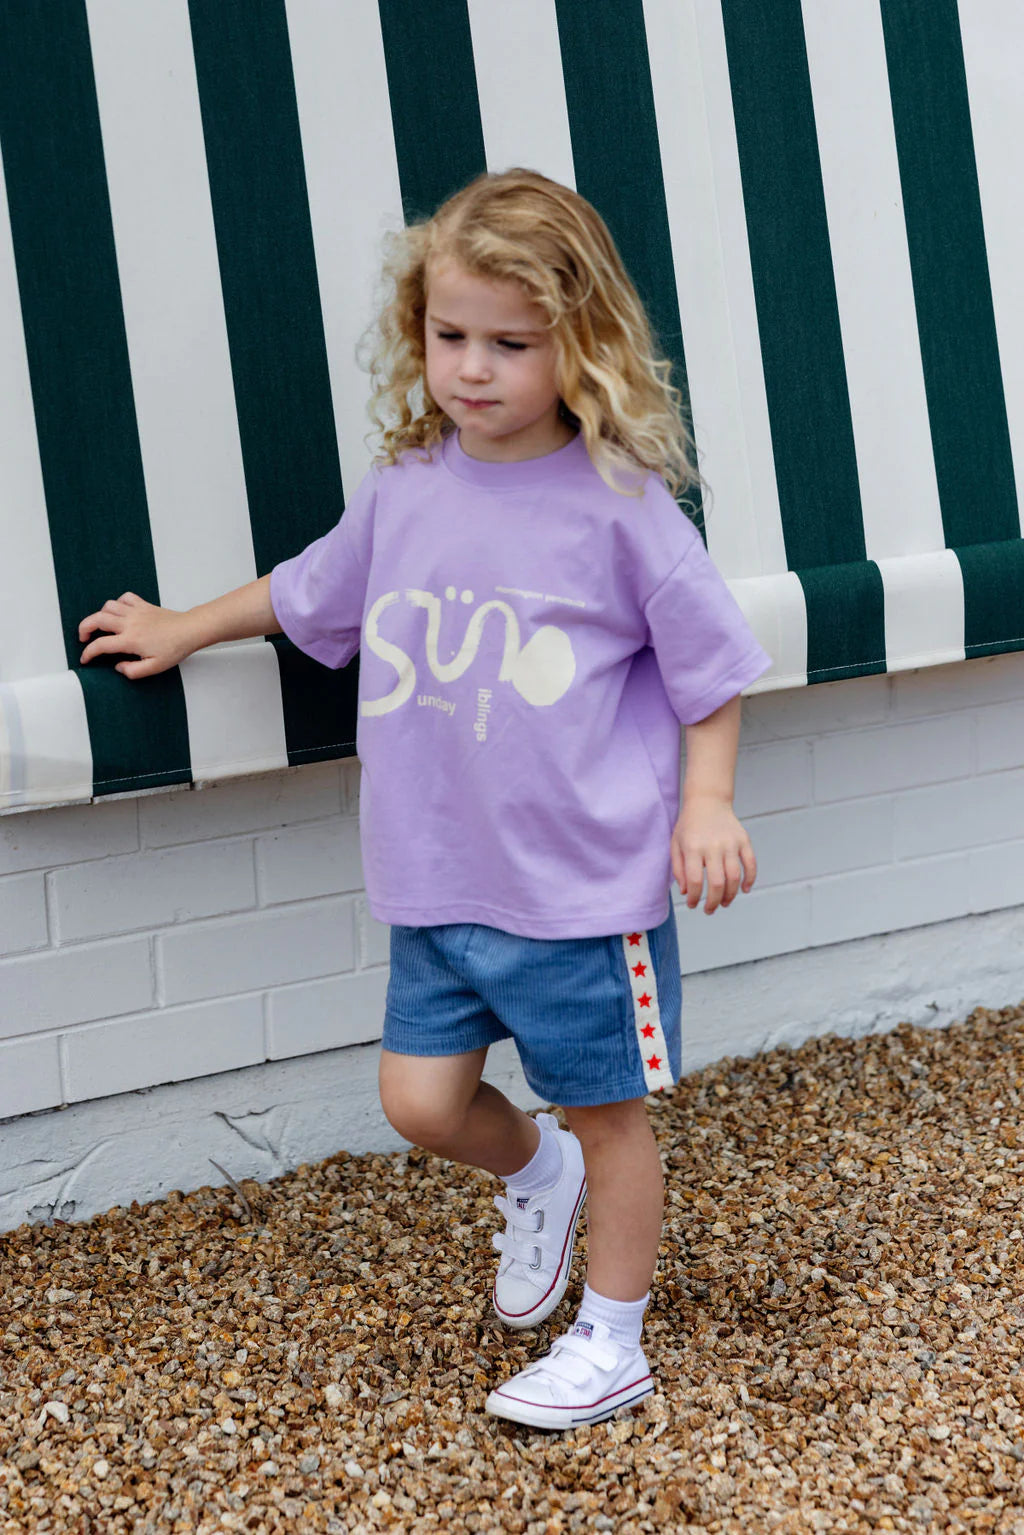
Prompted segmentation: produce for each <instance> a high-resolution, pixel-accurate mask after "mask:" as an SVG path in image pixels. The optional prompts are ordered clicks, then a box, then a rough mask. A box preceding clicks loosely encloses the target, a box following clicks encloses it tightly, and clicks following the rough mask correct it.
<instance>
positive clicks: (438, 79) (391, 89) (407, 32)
mask: <svg viewBox="0 0 1024 1535" xmlns="http://www.w3.org/2000/svg"><path fill="white" fill-rule="evenodd" d="M379 7H380V27H381V34H382V36H383V39H384V60H385V65H386V67H387V76H388V94H389V96H390V99H391V122H392V128H393V132H394V136H395V153H396V155H397V158H398V180H399V185H400V186H401V189H402V206H403V208H404V209H405V217H406V221H407V222H408V223H413V222H415V221H416V220H418V219H423V218H429V216H430V215H431V214H432V213H433V212H434V211H435V209H437V208H438V207H439V206H440V204H441V203H443V202H444V201H445V199H446V198H448V197H450V196H451V195H452V193H453V192H457V191H458V190H459V188H460V187H463V186H465V185H466V183H467V182H468V181H472V180H473V178H474V176H479V175H480V173H481V171H485V170H486V169H487V157H486V153H485V151H484V131H483V127H482V125H481V122H480V102H479V98H478V96H477V88H476V68H475V65H474V63H473V41H472V34H471V32H470V29H469V8H468V5H467V0H431V3H430V4H429V5H425V4H415V5H410V4H409V3H408V0H379ZM523 89H525V90H528V89H529V82H527V81H524V82H523Z"/></svg>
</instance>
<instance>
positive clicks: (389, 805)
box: [270, 435, 771, 938]
mask: <svg viewBox="0 0 1024 1535" xmlns="http://www.w3.org/2000/svg"><path fill="white" fill-rule="evenodd" d="M638 483H643V485H644V494H643V496H642V497H631V496H626V495H622V494H620V493H619V492H617V491H614V490H612V489H611V487H610V486H608V485H606V484H605V482H604V480H602V479H601V477H600V475H599V474H598V473H597V470H596V469H595V468H594V466H593V464H592V463H591V461H590V456H589V454H588V453H587V450H586V446H585V443H584V440H583V437H582V435H579V436H577V437H575V438H574V439H573V440H572V442H570V443H568V444H567V446H565V447H563V448H560V449H558V450H557V451H556V452H554V453H550V454H547V455H546V456H545V457H543V458H534V459H527V460H524V461H521V462H519V463H510V464H509V463H484V462H481V461H480V460H479V459H474V458H470V457H469V456H468V455H467V454H466V453H465V452H464V451H463V449H462V447H461V445H460V443H459V440H458V437H457V436H451V437H448V438H447V439H446V440H445V442H444V445H443V447H439V448H436V449H435V450H434V451H433V453H432V455H431V457H430V461H429V462H428V461H425V460H424V459H423V457H422V456H421V455H420V454H418V453H416V452H410V453H406V454H405V455H404V456H403V457H402V459H401V460H400V461H399V462H398V463H397V464H393V465H389V466H388V467H386V468H384V469H373V470H371V471H370V473H369V474H368V475H367V476H366V478H365V479H364V480H363V482H362V483H361V485H360V486H359V488H358V490H357V491H356V493H355V495H354V496H353V497H352V499H351V501H350V502H349V505H348V507H347V508H346V510H345V514H344V516H343V517H342V518H341V520H340V522H339V523H338V524H337V526H336V527H334V528H332V529H331V531H330V532H329V533H327V534H325V535H324V537H323V538H320V539H318V540H317V541H316V542H315V543H313V544H310V545H309V547H308V548H307V549H304V550H303V551H302V553H301V554H298V555H296V556H295V557H294V558H293V559H290V560H285V561H283V562H282V563H281V564H280V565H277V566H276V567H275V568H274V570H273V572H272V575H271V581H270V596H271V602H272V604H273V608H274V612H275V614H276V615H277V620H278V622H279V623H280V625H281V627H282V629H283V630H284V632H285V633H286V634H287V635H288V636H289V638H290V639H292V640H293V641H294V643H295V644H296V645H298V646H299V648H300V649H301V650H304V651H306V652H307V653H308V654H309V655H311V656H314V657H315V658H316V659H317V660H318V661H322V662H323V663H324V665H325V666H331V667H339V666H344V665H345V664H346V662H348V661H349V660H350V659H351V658H352V657H353V656H354V655H355V653H356V651H357V650H360V651H361V654H360V676H359V726H358V736H357V750H358V754H359V758H360V761H361V763H362V787H361V794H360V817H361V831H362V846H363V863H364V871H365V876H366V889H367V895H368V897H369V902H370V909H371V910H372V912H373V914H374V916H375V917H377V918H378V919H379V920H380V921H381V922H390V923H400V924H402V925H405V926H412V927H419V926H433V925H434V924H439V923H446V922H479V923H483V924H485V925H487V926H489V927H498V928H503V929H504V930H505V931H507V932H511V933H519V934H522V935H524V936H526V937H532V938H579V937H591V936H597V935H600V934H609V933H622V932H627V931H630V930H631V929H633V928H641V929H645V928H651V927H655V926H657V925H658V924H659V923H660V922H662V921H663V920H664V919H665V917H666V915H667V913H668V893H669V886H670V883H671V866H670V856H669V842H670V837H671V832H672V827H673V825H674V822H675V819H676V816H677V814H678V808H679V767H680V752H679V748H680V732H679V724H680V721H682V722H683V723H684V724H689V723H694V722H696V721H698V720H702V719H704V718H705V717H706V716H707V715H708V714H711V713H712V712H713V711H714V710H715V709H717V708H719V707H720V705H722V704H724V703H726V702H727V701H728V700H729V699H730V698H732V697H734V696H735V695H736V694H737V693H739V692H740V691H741V690H742V689H743V688H744V687H746V686H747V685H748V684H749V683H751V682H753V680H754V679H755V678H756V677H759V676H760V675H761V673H762V672H763V671H764V670H765V669H766V667H768V666H769V665H770V664H771V663H770V658H769V657H768V656H767V655H766V653H765V652H764V651H763V650H762V649H761V647H760V645H759V644H758V643H757V641H756V640H755V639H754V637H753V635H752V633H751V631H750V629H749V628H748V626H747V623H746V620H745V619H744V618H743V615H742V614H741V612H740V610H739V607H738V606H737V604H736V602H735V601H734V599H733V597H732V596H731V594H730V592H729V590H728V588H727V587H726V585H725V582H724V581H723V580H722V577H721V576H720V575H719V574H718V572H717V570H716V569H715V567H714V565H713V564H712V563H711V560H710V559H709V558H708V555H707V553H706V551H705V549H704V545H703V543H702V542H701V539H700V535H699V534H698V532H697V531H696V529H695V528H694V526H693V524H692V523H691V522H690V521H688V519H687V518H686V517H685V516H684V515H683V513H682V512H681V511H680V510H679V508H678V506H677V505H676V503H675V501H674V500H673V499H672V497H671V495H670V494H669V492H668V490H667V489H666V488H665V485H664V484H663V483H662V481H661V480H659V479H658V478H657V477H656V476H654V475H650V476H646V477H645V478H644V479H643V480H642V481H641V482H638Z"/></svg>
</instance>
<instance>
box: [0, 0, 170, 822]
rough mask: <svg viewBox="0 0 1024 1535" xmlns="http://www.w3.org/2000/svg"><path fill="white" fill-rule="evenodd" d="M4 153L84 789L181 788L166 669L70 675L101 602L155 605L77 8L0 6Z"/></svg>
mask: <svg viewBox="0 0 1024 1535" xmlns="http://www.w3.org/2000/svg"><path fill="white" fill-rule="evenodd" d="M0 145H2V149H3V158H4V171H5V176H6V180H7V196H8V202H9V207H10V218H11V230H12V235H13V239H14V253H15V261H16V264H17V271H18V286H19V290H20V294H21V308H22V318H23V322H24V328H25V345H26V349H27V352H28V365H29V373H30V377H31V382H32V398H33V404H34V407H35V417H36V431H37V434H38V440H39V453H40V459H41V462H42V474H43V485H44V489H45V494H46V509H47V515H48V517H49V524H50V541H51V544H52V548H53V560H54V569H55V572H56V578H57V592H58V598H59V602H60V611H61V620H62V624H63V629H64V643H65V649H66V652H67V659H68V666H69V667H70V668H71V669H72V670H74V671H75V673H76V675H77V676H78V678H79V680H80V682H81V685H82V691H83V694H84V696H85V709H86V716H87V719H88V725H89V737H90V741H91V744H92V752H93V775H94V792H95V793H96V794H97V795H102V794H114V793H124V792H126V791H128V790H131V789H145V788H154V787H159V786H161V785H167V784H172V783H187V782H188V781H189V779H190V778H191V776H192V775H191V766H190V759H189V747H188V728H187V722H186V715H185V700H184V694H183V691H182V686H181V678H180V675H179V673H178V671H177V670H174V671H171V672H165V673H162V674H161V675H160V676H158V677H153V678H150V679H149V680H147V681H146V682H145V683H138V682H129V681H128V680H127V678H124V677H121V676H120V675H119V674H118V673H117V672H115V671H113V670H112V668H113V665H114V663H115V660H116V658H110V659H109V660H107V661H105V662H104V661H93V662H90V664H89V665H88V666H86V667H79V665H78V658H79V656H80V654H81V650H82V647H81V645H80V644H79V642H78V634H77V631H78V624H79V622H80V620H81V619H82V618H84V617H85V615H86V614H87V613H90V612H93V611H95V610H96V609H97V608H99V607H101V606H102V604H103V602H104V601H105V600H106V599H107V598H108V597H118V596H120V594H121V593H122V592H123V591H125V590H129V589H130V590H132V591H136V592H138V593H139V594H140V596H142V597H145V598H146V599H147V600H148V601H150V602H159V601H160V594H159V591H158V588H157V579H156V566H155V562H154V558H153V545H152V539H151V537H150V531H149V513H148V508H147V504H146V491H145V484H144V480H143V472H142V456H141V452H140V449H139V438H138V428H137V424H136V420H135V404H134V398H133V394H132V381H131V373H130V369H129V362H128V346H127V341H126V338H125V328H124V316H123V313H122V309H121V289H120V283H119V280H118V274H117V257H116V253H115V249H114V234H113V228H112V225H111V217H110V202H109V198H108V194H107V182H106V171H105V168H104V163H103V147H102V141H101V138H100V123H99V112H98V108H97V103H96V87H95V82H94V79H93V72H92V58H91V54H90V49H89V31H88V23H87V20H86V11H85V5H84V3H82V0H60V3H59V4H54V3H49V4H46V3H43V0H34V3H28V0H2V3H0Z"/></svg>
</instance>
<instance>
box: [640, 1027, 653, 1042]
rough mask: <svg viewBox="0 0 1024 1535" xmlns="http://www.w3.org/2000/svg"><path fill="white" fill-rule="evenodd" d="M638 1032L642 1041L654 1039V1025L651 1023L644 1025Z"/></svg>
mask: <svg viewBox="0 0 1024 1535" xmlns="http://www.w3.org/2000/svg"><path fill="white" fill-rule="evenodd" d="M640 1032H641V1034H642V1035H643V1036H644V1039H653V1038H654V1024H653V1023H645V1024H644V1026H643V1028H642V1029H641V1030H640Z"/></svg>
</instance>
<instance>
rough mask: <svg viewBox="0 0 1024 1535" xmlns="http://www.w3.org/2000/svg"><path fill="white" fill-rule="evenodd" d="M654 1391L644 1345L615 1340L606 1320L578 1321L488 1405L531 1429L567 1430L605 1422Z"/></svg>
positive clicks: (499, 1389) (498, 1414)
mask: <svg viewBox="0 0 1024 1535" xmlns="http://www.w3.org/2000/svg"><path fill="white" fill-rule="evenodd" d="M653 1390H654V1381H653V1380H652V1379H651V1371H650V1366H649V1365H648V1363H647V1360H646V1358H645V1357H644V1352H643V1349H641V1348H625V1347H623V1345H622V1344H621V1343H615V1342H613V1341H612V1339H611V1336H610V1335H609V1332H608V1328H607V1327H606V1326H605V1324H604V1323H603V1322H577V1323H576V1325H575V1327H574V1328H573V1330H572V1332H567V1333H565V1334H564V1336H563V1337H561V1338H556V1339H555V1341H554V1343H553V1344H552V1345H551V1352H550V1353H549V1354H545V1355H544V1358H543V1359H537V1360H535V1362H534V1363H533V1364H529V1365H527V1367H526V1369H525V1370H520V1372H519V1374H518V1375H513V1377H512V1379H511V1380H507V1381H506V1382H505V1384H504V1385H503V1386H497V1387H496V1388H495V1390H493V1391H492V1392H491V1394H490V1396H489V1397H488V1398H487V1401H486V1402H485V1404H484V1406H485V1409H486V1411H487V1412H490V1413H493V1414H494V1415H495V1416H496V1417H498V1418H511V1419H512V1421H513V1423H527V1424H529V1425H530V1426H531V1428H561V1429H568V1428H576V1427H578V1426H579V1425H580V1424H582V1423H600V1422H601V1421H602V1419H604V1418H610V1417H611V1415H612V1413H613V1412H615V1411H616V1410H617V1409H618V1408H620V1407H629V1406H631V1405H632V1404H633V1403H634V1402H641V1401H643V1399H644V1397H645V1396H650V1395H651V1393H652V1391H653Z"/></svg>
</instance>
